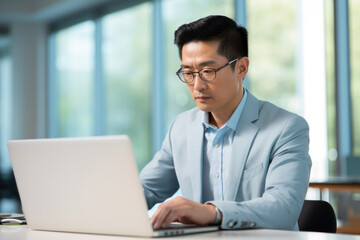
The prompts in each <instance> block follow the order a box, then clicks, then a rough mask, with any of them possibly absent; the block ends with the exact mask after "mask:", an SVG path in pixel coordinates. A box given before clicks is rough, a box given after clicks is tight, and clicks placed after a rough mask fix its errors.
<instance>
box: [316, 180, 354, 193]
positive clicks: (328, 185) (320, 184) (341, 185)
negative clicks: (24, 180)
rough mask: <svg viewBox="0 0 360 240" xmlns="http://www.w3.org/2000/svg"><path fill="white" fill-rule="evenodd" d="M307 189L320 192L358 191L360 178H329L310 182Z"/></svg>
mask: <svg viewBox="0 0 360 240" xmlns="http://www.w3.org/2000/svg"><path fill="white" fill-rule="evenodd" d="M309 187H311V188H318V189H320V190H323V189H329V190H332V191H334V190H335V191H336V190H339V191H348V190H349V191H356V190H360V178H349V177H329V178H326V179H317V180H311V182H310V184H309Z"/></svg>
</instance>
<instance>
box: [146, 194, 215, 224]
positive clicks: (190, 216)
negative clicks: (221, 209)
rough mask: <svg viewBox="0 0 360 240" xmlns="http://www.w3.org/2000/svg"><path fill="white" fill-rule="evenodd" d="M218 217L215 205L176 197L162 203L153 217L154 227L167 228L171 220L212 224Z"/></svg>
mask: <svg viewBox="0 0 360 240" xmlns="http://www.w3.org/2000/svg"><path fill="white" fill-rule="evenodd" d="M215 219H216V210H215V206H214V205H211V204H200V203H196V202H193V201H191V200H188V199H185V198H182V197H176V198H174V199H172V200H169V201H167V202H165V203H163V204H161V205H160V206H159V207H158V209H157V210H156V212H155V213H154V215H153V217H152V220H151V222H152V225H153V227H154V229H160V228H166V227H167V226H169V224H170V223H171V222H180V223H185V224H188V223H194V224H197V225H206V224H211V223H213V222H214V221H215Z"/></svg>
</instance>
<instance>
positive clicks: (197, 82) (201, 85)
mask: <svg viewBox="0 0 360 240" xmlns="http://www.w3.org/2000/svg"><path fill="white" fill-rule="evenodd" d="M205 88H206V82H205V81H204V80H202V79H201V78H200V75H199V73H195V74H194V90H196V91H201V90H204V89H205Z"/></svg>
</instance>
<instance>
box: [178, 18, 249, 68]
mask: <svg viewBox="0 0 360 240" xmlns="http://www.w3.org/2000/svg"><path fill="white" fill-rule="evenodd" d="M213 40H219V47H218V53H219V54H220V55H222V56H225V57H226V58H227V59H228V60H229V61H231V60H233V59H235V58H238V57H247V56H248V34H247V30H246V29H245V28H244V27H242V26H238V25H237V24H236V22H235V21H234V20H232V19H230V18H228V17H225V16H219V15H211V16H208V17H205V18H201V19H199V20H197V21H194V22H191V23H188V24H184V25H181V26H180V27H179V28H178V29H177V30H176V31H175V40H174V42H175V44H176V45H177V47H178V49H179V56H180V59H181V58H182V48H183V46H184V45H185V44H186V43H189V42H191V41H213Z"/></svg>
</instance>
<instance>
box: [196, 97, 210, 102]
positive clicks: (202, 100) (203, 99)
mask: <svg viewBox="0 0 360 240" xmlns="http://www.w3.org/2000/svg"><path fill="white" fill-rule="evenodd" d="M209 99H210V97H208V96H197V97H195V101H199V102H206V101H208V100H209Z"/></svg>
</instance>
